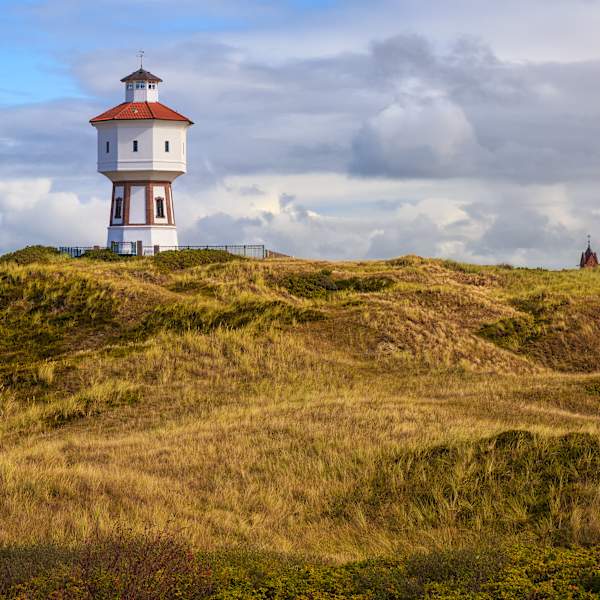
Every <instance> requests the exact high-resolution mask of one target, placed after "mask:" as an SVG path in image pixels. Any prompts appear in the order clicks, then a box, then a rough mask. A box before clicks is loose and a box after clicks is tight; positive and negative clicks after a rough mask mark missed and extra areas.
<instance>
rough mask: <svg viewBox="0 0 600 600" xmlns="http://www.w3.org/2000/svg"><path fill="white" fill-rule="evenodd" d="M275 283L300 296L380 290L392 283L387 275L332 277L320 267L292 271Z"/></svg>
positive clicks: (313, 296) (316, 296)
mask: <svg viewBox="0 0 600 600" xmlns="http://www.w3.org/2000/svg"><path fill="white" fill-rule="evenodd" d="M276 284H277V285H279V286H280V287H283V288H285V289H286V290H287V291H288V292H289V293H290V294H293V295H294V296H298V297H301V298H320V297H325V296H327V294H329V293H332V292H340V291H343V290H347V291H351V292H358V293H369V292H381V291H383V290H385V289H387V288H389V287H390V286H392V285H393V284H394V280H393V279H390V278H389V277H350V278H346V279H342V278H334V277H333V276H332V274H331V271H328V270H326V269H322V270H321V271H317V272H314V273H293V274H291V275H287V276H286V277H282V278H281V279H278V280H277V281H276Z"/></svg>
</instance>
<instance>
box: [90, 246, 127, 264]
mask: <svg viewBox="0 0 600 600" xmlns="http://www.w3.org/2000/svg"><path fill="white" fill-rule="evenodd" d="M79 258H87V259H88V260H101V261H103V262H117V261H120V260H125V259H128V258H131V257H130V256H121V255H119V254H117V253H116V252H113V251H112V250H110V249H109V248H92V249H91V250H86V251H85V252H84V253H83V254H82V255H81V256H80V257H79Z"/></svg>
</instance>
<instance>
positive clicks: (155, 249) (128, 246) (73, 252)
mask: <svg viewBox="0 0 600 600" xmlns="http://www.w3.org/2000/svg"><path fill="white" fill-rule="evenodd" d="M58 250H59V252H63V253H64V254H68V255H69V256H70V257H71V258H79V257H81V256H83V255H84V254H85V253H86V252H88V251H90V250H112V251H113V252H114V253H115V254H119V255H121V256H154V255H155V254H158V253H159V252H167V251H172V250H175V251H177V250H222V251H224V252H229V254H235V255H236V256H244V257H246V258H257V259H264V258H267V257H268V256H270V251H269V250H266V249H265V247H264V246H263V245H261V244H223V245H221V246H211V245H207V246H142V244H141V243H140V242H137V243H136V242H113V243H112V244H111V246H110V248H106V247H102V246H59V248H58Z"/></svg>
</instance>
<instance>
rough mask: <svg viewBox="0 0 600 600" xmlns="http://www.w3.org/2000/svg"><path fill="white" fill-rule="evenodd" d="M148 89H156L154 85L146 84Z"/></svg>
mask: <svg viewBox="0 0 600 600" xmlns="http://www.w3.org/2000/svg"><path fill="white" fill-rule="evenodd" d="M148 89H149V90H155V89H156V84H155V83H149V84H148Z"/></svg>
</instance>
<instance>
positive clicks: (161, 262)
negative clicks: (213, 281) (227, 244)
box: [154, 250, 247, 271]
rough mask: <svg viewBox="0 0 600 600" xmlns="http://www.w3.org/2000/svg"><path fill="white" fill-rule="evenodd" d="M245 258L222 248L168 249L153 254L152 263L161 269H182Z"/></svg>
mask: <svg viewBox="0 0 600 600" xmlns="http://www.w3.org/2000/svg"><path fill="white" fill-rule="evenodd" d="M234 260H247V259H245V258H243V257H241V256H236V255H235V254H230V253H229V252H225V251H224V250H169V251H167V252H160V253H159V254H156V255H155V256H154V264H155V265H156V268H157V269H159V270H161V271H182V270H183V269H190V268H192V267H198V266H200V265H209V264H213V263H225V262H231V261H234Z"/></svg>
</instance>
